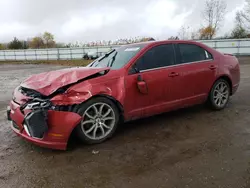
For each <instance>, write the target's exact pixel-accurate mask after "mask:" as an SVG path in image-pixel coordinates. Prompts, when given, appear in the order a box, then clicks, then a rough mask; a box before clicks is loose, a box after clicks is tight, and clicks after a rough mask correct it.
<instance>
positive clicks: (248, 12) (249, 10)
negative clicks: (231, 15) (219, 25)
mask: <svg viewBox="0 0 250 188" xmlns="http://www.w3.org/2000/svg"><path fill="white" fill-rule="evenodd" d="M245 2H246V5H245V7H244V10H243V11H238V12H237V15H236V22H238V24H239V23H240V24H241V25H240V26H241V27H246V29H248V30H250V0H245Z"/></svg>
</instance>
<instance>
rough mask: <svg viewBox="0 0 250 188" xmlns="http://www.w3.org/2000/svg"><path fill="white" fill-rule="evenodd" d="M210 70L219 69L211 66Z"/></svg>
mask: <svg viewBox="0 0 250 188" xmlns="http://www.w3.org/2000/svg"><path fill="white" fill-rule="evenodd" d="M209 69H210V70H215V69H217V67H216V66H215V65H211V66H210V67H209Z"/></svg>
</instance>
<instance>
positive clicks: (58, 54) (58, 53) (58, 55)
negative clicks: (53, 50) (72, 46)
mask: <svg viewBox="0 0 250 188" xmlns="http://www.w3.org/2000/svg"><path fill="white" fill-rule="evenodd" d="M57 60H60V52H59V48H57Z"/></svg>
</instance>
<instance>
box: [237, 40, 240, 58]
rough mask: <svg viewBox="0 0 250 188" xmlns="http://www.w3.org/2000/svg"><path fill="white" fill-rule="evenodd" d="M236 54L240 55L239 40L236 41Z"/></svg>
mask: <svg viewBox="0 0 250 188" xmlns="http://www.w3.org/2000/svg"><path fill="white" fill-rule="evenodd" d="M237 55H240V40H238V42H237Z"/></svg>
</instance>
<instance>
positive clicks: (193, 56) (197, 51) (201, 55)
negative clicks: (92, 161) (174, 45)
mask: <svg viewBox="0 0 250 188" xmlns="http://www.w3.org/2000/svg"><path fill="white" fill-rule="evenodd" d="M178 46H179V49H180V63H191V62H196V61H204V60H208V59H213V57H212V55H211V54H210V53H209V52H207V51H206V50H204V49H203V48H201V47H200V46H197V45H194V44H179V45H178Z"/></svg>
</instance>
